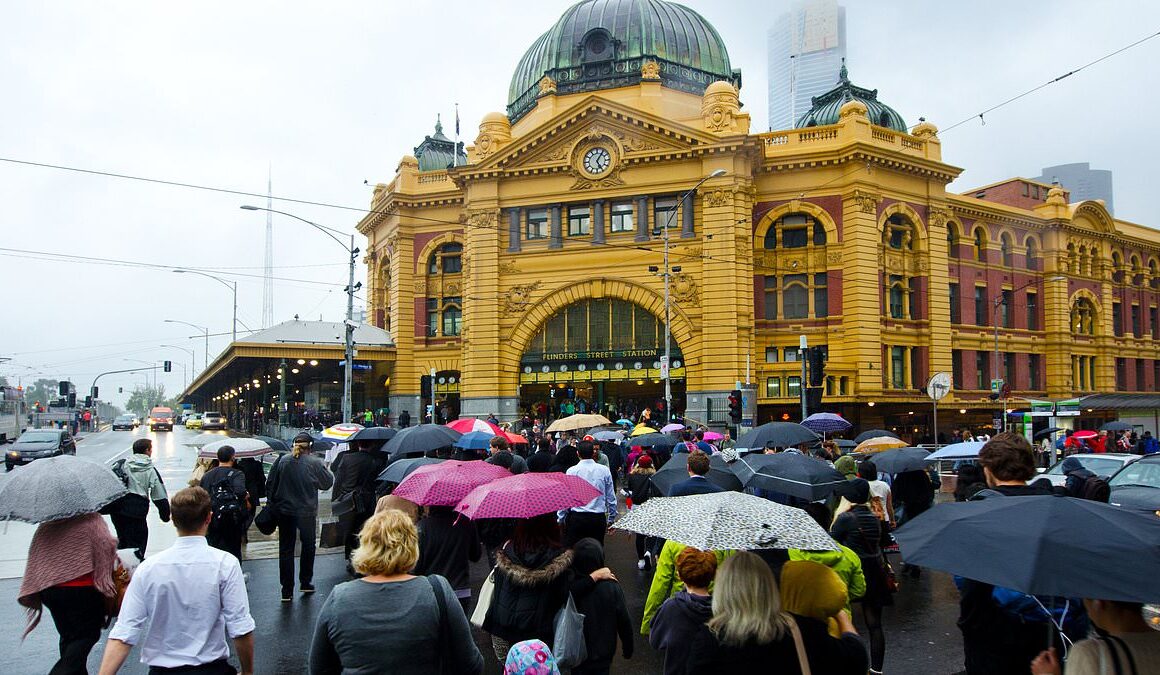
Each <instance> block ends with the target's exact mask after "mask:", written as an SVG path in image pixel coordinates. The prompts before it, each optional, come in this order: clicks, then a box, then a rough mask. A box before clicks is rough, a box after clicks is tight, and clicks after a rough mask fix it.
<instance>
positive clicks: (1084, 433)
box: [1071, 429, 1099, 441]
mask: <svg viewBox="0 0 1160 675" xmlns="http://www.w3.org/2000/svg"><path fill="white" fill-rule="evenodd" d="M1096 436H1099V434H1097V433H1096V432H1094V431H1092V430H1091V429H1081V430H1080V431H1077V432H1075V433H1074V434H1072V435H1071V437H1072V438H1074V439H1077V440H1081V441H1082V440H1084V439H1087V438H1095V437H1096Z"/></svg>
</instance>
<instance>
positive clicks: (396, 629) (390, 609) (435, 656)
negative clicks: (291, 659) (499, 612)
mask: <svg viewBox="0 0 1160 675" xmlns="http://www.w3.org/2000/svg"><path fill="white" fill-rule="evenodd" d="M418 560H419V532H418V530H417V529H416V528H415V523H414V522H413V521H412V520H411V517H410V516H408V515H407V514H405V513H403V512H402V511H398V510H395V509H386V510H383V511H379V512H377V513H375V514H374V515H373V516H371V517H370V518H369V519H368V520H367V521H366V523H365V524H364V525H363V527H362V531H361V532H360V533H359V547H358V548H357V549H356V550H355V551H354V553H353V555H352V556H351V562H352V564H353V565H354V568H355V569H356V570H357V571H358V572H359V574H362V575H364V576H363V577H362V578H361V579H355V580H354V581H348V582H346V583H342V584H339V585H337V586H335V587H334V590H333V591H331V593H330V596H329V597H327V598H326V602H325V603H323V605H322V610H321V611H320V612H319V615H318V623H317V625H316V626H315V628H314V640H313V642H312V643H311V646H310V672H311V674H312V675H332V674H335V675H336V674H338V673H394V674H396V675H406V674H409V673H414V674H415V675H426V674H428V673H440V672H443V673H482V672H483V655H481V654H480V653H479V648H477V647H476V646H475V640H474V639H473V638H472V635H471V628H470V626H468V624H467V616H466V615H465V614H464V613H463V608H462V607H461V606H460V604H459V602H458V600H457V599H456V597H455V592H454V591H453V590H451V584H449V583H448V582H447V580H446V579H444V578H443V577H441V576H438V575H431V576H429V577H419V576H413V575H412V574H411V571H412V570H413V569H414V567H415V563H416V562H417V561H418Z"/></svg>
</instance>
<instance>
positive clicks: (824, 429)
mask: <svg viewBox="0 0 1160 675" xmlns="http://www.w3.org/2000/svg"><path fill="white" fill-rule="evenodd" d="M802 426H803V427H805V428H807V429H809V430H810V431H813V432H815V433H819V434H829V433H833V432H835V431H845V430H846V429H849V428H850V427H852V426H853V425H852V424H850V423H849V422H847V421H846V420H845V419H844V418H843V417H842V416H841V415H836V414H834V413H828V412H820V413H814V414H813V415H810V416H809V417H807V418H805V419H804V420H802Z"/></svg>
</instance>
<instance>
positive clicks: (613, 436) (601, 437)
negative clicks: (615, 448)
mask: <svg viewBox="0 0 1160 675" xmlns="http://www.w3.org/2000/svg"><path fill="white" fill-rule="evenodd" d="M592 438H595V439H596V440H598V441H612V442H613V443H615V442H618V441H620V440H622V439H623V438H624V434H623V433H621V432H619V431H597V432H596V433H594V434H592Z"/></svg>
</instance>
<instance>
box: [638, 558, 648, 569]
mask: <svg viewBox="0 0 1160 675" xmlns="http://www.w3.org/2000/svg"><path fill="white" fill-rule="evenodd" d="M646 567H648V561H647V560H645V559H644V558H641V559H640V560H637V561H636V568H637V569H638V570H643V569H644V568H646Z"/></svg>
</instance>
